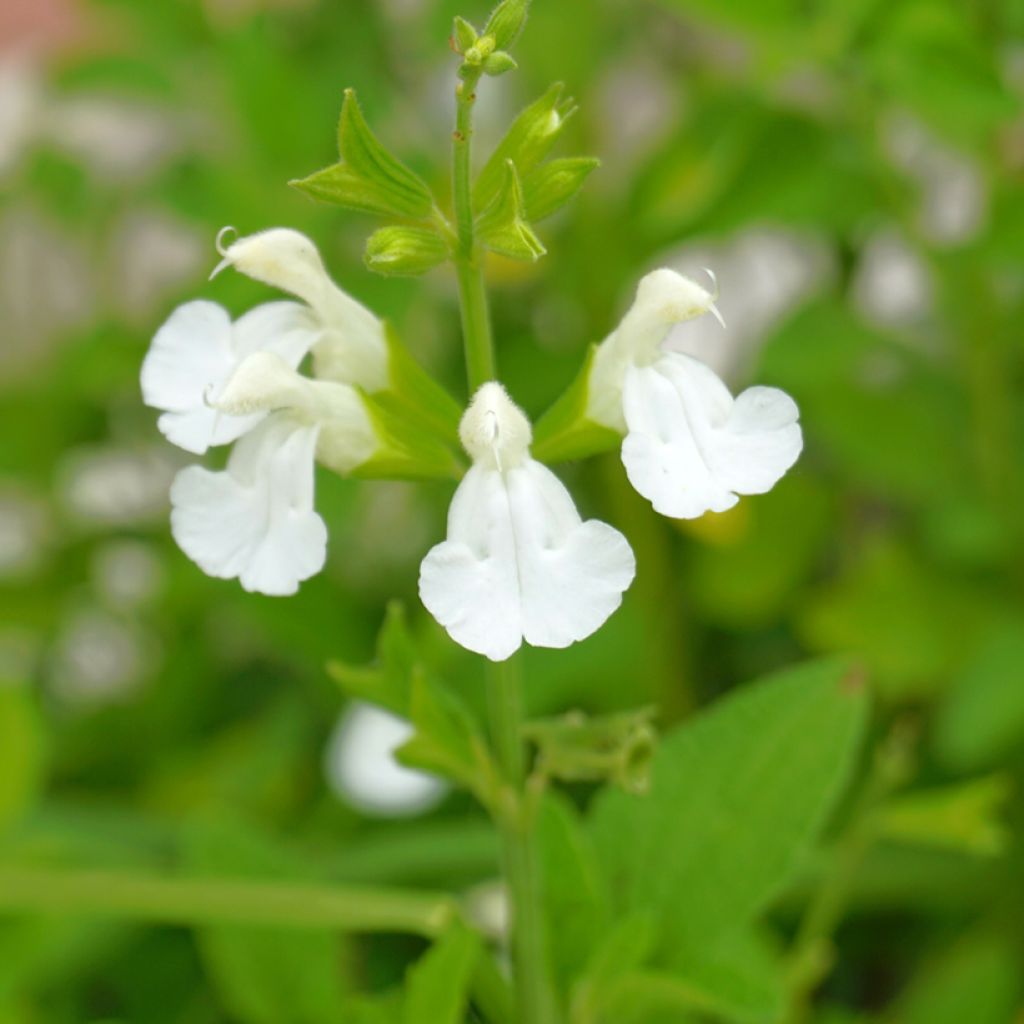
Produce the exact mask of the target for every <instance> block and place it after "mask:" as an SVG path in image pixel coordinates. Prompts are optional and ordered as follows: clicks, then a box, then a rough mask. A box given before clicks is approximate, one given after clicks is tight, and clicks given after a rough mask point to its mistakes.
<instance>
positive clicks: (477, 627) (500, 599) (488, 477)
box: [420, 466, 523, 661]
mask: <svg viewBox="0 0 1024 1024" xmlns="http://www.w3.org/2000/svg"><path fill="white" fill-rule="evenodd" d="M420 598H421V600H422V601H423V603H424V605H426V607H427V609H428V610H429V611H430V613H431V615H433V616H434V618H435V619H437V621H438V622H440V623H441V625H442V626H444V628H445V629H446V630H448V633H449V635H450V636H451V638H452V639H453V640H454V641H455V642H456V643H458V644H461V645H462V646H463V647H465V648H467V649H468V650H470V651H476V653H477V654H484V655H486V656H487V657H488V658H490V659H491V661H504V660H505V659H506V658H508V657H510V656H511V655H512V654H513V653H515V651H516V650H518V648H519V646H520V644H521V643H522V642H523V627H522V613H521V608H520V600H519V580H518V577H517V572H516V550H515V536H514V534H513V530H512V517H511V514H510V511H509V502H508V493H507V491H506V489H505V483H504V480H503V479H502V475H501V473H499V472H498V471H497V470H492V469H487V468H485V467H482V466H473V467H471V468H470V470H469V472H468V473H466V475H465V476H464V477H463V479H462V482H461V483H460V484H459V486H458V489H457V490H456V492H455V497H454V498H453V499H452V504H451V508H450V510H449V512H448V540H446V541H444V543H442V544H438V545H436V546H435V547H434V548H432V549H431V550H430V551H429V552H428V553H427V556H426V558H424V559H423V564H422V565H421V566H420Z"/></svg>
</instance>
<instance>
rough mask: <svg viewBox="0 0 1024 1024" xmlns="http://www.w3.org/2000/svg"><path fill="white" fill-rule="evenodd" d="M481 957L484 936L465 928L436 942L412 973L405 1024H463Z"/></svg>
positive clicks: (410, 973)
mask: <svg viewBox="0 0 1024 1024" xmlns="http://www.w3.org/2000/svg"><path fill="white" fill-rule="evenodd" d="M479 955H480V937H479V936H478V935H477V934H476V933H475V932H472V931H470V930H469V929H468V928H466V927H465V926H463V925H457V926H455V927H453V928H452V929H451V930H450V931H449V932H448V933H447V934H446V935H445V936H444V937H443V938H441V939H440V940H439V941H438V942H437V943H435V944H434V946H433V948H432V949H430V951H429V952H427V953H426V954H425V955H424V956H423V957H422V958H421V959H420V960H419V962H418V963H416V965H415V966H414V967H412V968H411V970H410V971H409V974H408V977H407V980H406V997H405V1010H404V1013H403V1015H402V1020H403V1022H404V1024H428V1022H429V1024H461V1022H462V1021H463V1020H465V1013H466V1006H467V1003H468V1002H469V983H470V979H471V978H472V976H473V970H474V968H475V967H476V962H477V958H478V957H479Z"/></svg>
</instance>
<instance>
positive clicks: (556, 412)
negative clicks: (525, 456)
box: [530, 345, 622, 463]
mask: <svg viewBox="0 0 1024 1024" xmlns="http://www.w3.org/2000/svg"><path fill="white" fill-rule="evenodd" d="M596 353H597V345H591V346H590V348H589V349H587V355H586V358H585V359H584V360H583V365H582V366H581V367H580V371H579V373H578V374H577V375H576V377H575V379H574V380H573V382H572V383H571V384H570V385H569V386H568V387H567V388H566V389H565V391H563V392H562V394H561V395H560V396H559V397H558V398H557V399H556V400H555V402H554V404H553V405H552V406H551V408H550V409H548V411H547V412H546V413H544V415H543V416H541V418H540V419H539V420H538V421H537V423H536V425H535V426H534V429H533V444H532V445H531V449H530V450H531V451H532V452H533V455H534V458H537V459H540V461H541V462H548V463H551V462H566V461H568V460H570V459H584V458H587V457H589V456H591V455H599V454H601V453H602V452H610V451H614V450H615V449H616V448H618V447H619V445H621V444H622V437H621V436H620V435H619V434H618V433H617V432H616V431H614V430H612V429H611V428H610V427H606V426H604V425H603V424H600V423H595V422H594V421H593V420H592V419H590V417H589V416H588V415H587V409H588V408H589V398H590V371H591V369H592V367H593V365H594V356H595V355H596Z"/></svg>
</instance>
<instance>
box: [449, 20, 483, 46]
mask: <svg viewBox="0 0 1024 1024" xmlns="http://www.w3.org/2000/svg"><path fill="white" fill-rule="evenodd" d="M478 38H479V36H478V34H477V31H476V29H475V28H473V26H472V25H471V24H470V23H469V22H468V21H466V19H465V18H460V17H459V16H458V15H456V16H455V24H454V26H453V28H452V41H453V42H454V44H455V52H456V53H460V54H463V55H465V53H466V51H467V50H469V49H470V48H471V47H474V46H476V41H477V39H478Z"/></svg>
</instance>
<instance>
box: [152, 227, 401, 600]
mask: <svg viewBox="0 0 1024 1024" xmlns="http://www.w3.org/2000/svg"><path fill="white" fill-rule="evenodd" d="M227 254H228V255H226V256H225V259H226V260H227V261H229V262H234V263H235V265H237V266H238V267H239V269H242V270H244V271H245V272H247V273H250V274H252V276H254V277H257V278H259V279H260V280H266V281H269V282H272V283H276V284H278V285H280V286H281V287H285V288H289V289H291V290H293V291H295V293H296V294H298V295H299V297H300V298H303V299H305V300H306V301H307V302H308V303H309V305H306V304H304V303H298V302H271V303H267V304H265V305H261V306H257V307H256V308H255V309H253V310H251V311H250V312H248V313H246V314H245V315H244V316H242V317H240V318H239V319H238V320H237V321H236V322H235V323H232V322H231V319H230V317H229V316H228V314H227V312H226V311H225V310H224V309H222V308H221V307H220V306H218V305H217V304H216V303H213V302H205V301H197V302H190V303H187V304H186V305H184V306H181V307H179V308H178V309H176V310H175V311H174V313H172V314H171V316H170V318H169V319H168V320H167V322H166V323H165V324H164V325H163V326H162V327H161V328H160V330H159V331H158V332H157V334H156V336H155V337H154V339H153V343H152V345H151V347H150V350H149V353H148V354H147V356H146V359H145V361H144V363H143V367H142V391H143V396H144V398H145V401H146V402H147V404H149V405H151V406H154V407H155V408H157V409H160V410H162V415H161V417H160V419H159V426H160V429H161V431H162V432H163V433H164V434H165V436H166V437H167V438H168V439H169V440H170V441H172V442H174V443H175V444H177V445H178V446H179V447H182V448H184V449H186V450H187V451H191V452H195V453H197V454H202V453H203V452H205V451H206V450H207V448H208V447H210V446H211V445H219V444H225V443H228V442H231V441H237V444H236V446H235V448H234V449H233V451H232V452H231V455H230V457H229V459H228V464H227V468H226V469H225V470H224V471H222V472H212V471H210V470H207V469H204V468H202V467H200V466H190V467H189V468H187V469H184V470H182V471H181V472H180V473H179V474H178V476H177V477H176V478H175V481H174V484H173V485H172V487H171V505H172V514H171V530H172V533H173V534H174V537H175V539H176V540H177V542H178V544H179V545H180V547H181V548H182V550H183V551H184V552H185V553H186V554H187V555H188V556H189V557H190V558H192V559H193V560H194V561H195V562H196V563H197V564H198V565H199V566H200V567H201V568H202V569H203V570H204V571H205V572H207V573H208V574H209V575H211V576H216V577H220V578H223V579H229V578H234V577H237V578H238V579H239V580H240V581H241V584H242V586H243V587H245V589H246V590H253V591H258V592H260V593H263V594H272V595H280V594H291V593H294V592H295V590H296V589H297V588H298V585H299V583H300V582H301V581H302V580H305V579H308V578H309V577H310V576H312V575H313V574H315V573H317V572H319V570H320V569H321V568H322V567H323V564H324V558H325V553H326V539H327V534H326V529H325V527H324V523H323V520H322V519H321V518H320V517H319V516H318V515H317V514H316V512H315V511H314V510H313V488H314V463H315V460H317V459H318V460H319V461H320V462H322V463H323V464H325V465H326V466H328V467H330V468H331V469H334V470H336V471H337V472H340V473H348V472H351V471H352V470H353V469H355V468H357V467H358V466H361V465H362V464H363V463H365V462H367V461H368V460H369V459H371V458H372V457H373V456H374V454H375V453H376V452H377V450H378V448H379V447H380V444H381V442H380V439H379V437H378V434H377V431H376V430H375V428H374V425H373V423H372V422H371V419H370V416H369V414H368V412H367V409H366V405H365V403H364V400H363V398H362V396H361V395H360V394H359V393H358V392H357V390H356V388H355V387H354V386H353V385H357V384H358V385H361V386H366V387H368V386H371V385H373V384H375V383H379V379H380V374H381V372H383V371H382V368H384V369H386V365H387V351H386V348H385V342H384V336H383V328H382V326H381V324H380V322H379V321H378V320H376V318H375V317H373V315H372V314H371V313H369V312H368V311H367V310H365V309H363V307H362V306H359V305H358V303H355V302H354V301H353V300H351V299H349V298H348V297H347V296H346V295H344V293H343V292H341V291H340V290H339V289H338V288H337V287H336V286H335V285H334V284H333V282H331V281H330V279H329V278H328V277H327V274H326V272H325V271H324V269H323V266H322V264H321V263H320V258H319V255H318V254H317V252H316V249H315V248H314V247H313V245H312V243H311V242H309V240H308V239H306V238H305V237H304V236H302V235H299V234H298V233H297V232H294V231H287V230H285V229H275V230H273V231H268V232H263V233H262V234H260V235H254V236H252V237H251V238H247V239H241V240H239V241H238V242H236V243H235V244H234V245H233V246H231V247H230V249H228V250H227ZM314 302H315V305H314ZM327 314H330V316H331V317H332V319H330V322H328V319H327ZM311 350H312V351H314V353H315V352H316V351H317V350H323V351H326V352H327V353H328V356H327V357H329V359H330V360H332V361H333V362H332V369H333V374H334V379H331V380H311V379H309V378H307V377H304V376H302V375H301V374H300V373H298V372H297V369H296V367H297V366H298V365H299V364H300V363H301V361H302V359H303V358H304V356H305V355H306V353H307V352H309V351H311ZM327 357H325V358H327ZM346 359H347V360H349V362H350V369H351V373H348V374H347V382H343V381H344V380H346V372H345V367H346V366H347V365H349V364H347V363H346Z"/></svg>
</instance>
